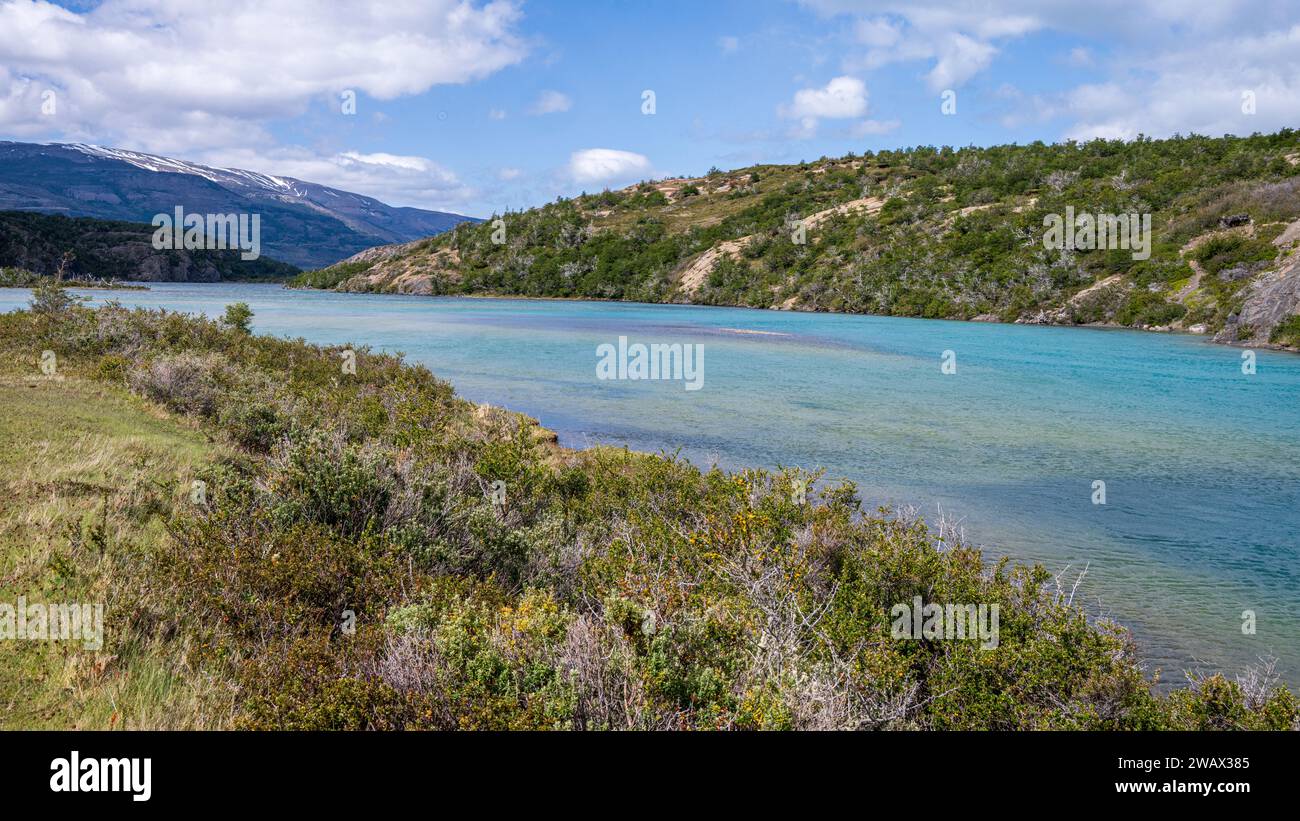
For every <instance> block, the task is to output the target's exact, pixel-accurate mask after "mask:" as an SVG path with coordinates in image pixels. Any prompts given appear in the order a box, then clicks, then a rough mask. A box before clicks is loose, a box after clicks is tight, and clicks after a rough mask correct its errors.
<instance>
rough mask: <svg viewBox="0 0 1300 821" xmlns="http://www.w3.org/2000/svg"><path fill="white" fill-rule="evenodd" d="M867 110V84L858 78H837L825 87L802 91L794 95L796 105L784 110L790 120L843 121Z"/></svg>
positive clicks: (786, 107)
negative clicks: (823, 119) (824, 119)
mask: <svg viewBox="0 0 1300 821" xmlns="http://www.w3.org/2000/svg"><path fill="white" fill-rule="evenodd" d="M866 111H867V85H866V83H864V82H862V81H861V80H859V79H858V78H856V77H836V78H835V79H833V80H831V81H830V82H829V83H827V84H826V86H825V87H824V88H805V89H801V90H800V91H797V92H795V95H794V102H793V103H792V104H790V105H788V106H785V107H783V108H782V113H783V114H784V116H786V117H789V118H791V119H799V118H804V117H812V118H814V119H821V118H826V119H844V118H845V117H859V116H861V115H863V114H865V113H866Z"/></svg>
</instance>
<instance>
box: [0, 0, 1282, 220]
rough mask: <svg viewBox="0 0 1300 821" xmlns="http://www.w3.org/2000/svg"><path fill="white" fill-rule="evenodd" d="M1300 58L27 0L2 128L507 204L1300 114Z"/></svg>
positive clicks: (1258, 22) (1262, 25)
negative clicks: (937, 150) (710, 175)
mask: <svg viewBox="0 0 1300 821" xmlns="http://www.w3.org/2000/svg"><path fill="white" fill-rule="evenodd" d="M1297 55H1300V13H1298V10H1297V4H1296V3H1293V2H1278V1H1276V0H1275V1H1273V2H1270V0H1254V2H1244V0H1202V1H1201V2H1196V3H1180V2H1174V0H1092V1H1091V2H1086V3H1081V2H1070V1H1069V0H1038V1H1037V2H1034V1H1033V0H955V1H948V2H945V0H915V1H914V2H876V1H875V0H860V1H859V2H854V0H801V1H794V0H745V2H739V1H733V0H714V1H712V2H710V1H709V0H697V2H679V1H678V0H659V1H657V2H652V3H624V2H593V1H592V0H588V2H576V1H575V0H552V1H551V2H543V1H542V0H520V1H519V2H507V1H506V0H496V1H495V2H487V3H485V2H457V0H425V1H424V2H414V0H410V1H409V2H408V0H389V2H386V3H374V4H369V3H355V4H349V5H347V6H344V5H342V4H336V3H327V2H318V1H317V0H279V2H265V3H255V2H245V0H229V2H227V3H224V4H221V5H220V6H217V5H216V4H210V3H207V2H188V0H168V1H167V2H164V1H163V0H120V1H118V0H108V2H103V3H72V2H68V3H62V4H60V5H54V4H50V3H47V2H44V1H43V0H0V137H3V138H7V139H19V140H37V141H82V142H93V143H97V144H102V145H109V146H113V147H119V148H128V149H135V150H141V151H148V152H152V153H160V154H167V155H170V156H175V157H179V158H182V159H188V160H193V161H197V162H205V163H208V164H212V165H222V166H233V167H241V168H250V169H253V170H257V171H263V172H267V173H273V174H283V175H287V176H295V177H299V178H302V179H308V180H312V181H314V182H321V183H324V184H328V185H336V186H338V187H340V188H346V189H349V190H354V191H359V192H361V193H366V194H370V195H372V196H376V197H379V198H380V199H382V200H384V201H386V202H390V203H392V204H396V205H415V206H421V207H430V208H438V209H445V210H453V211H459V212H462V213H469V214H474V215H480V216H483V215H487V214H490V213H492V212H494V211H499V210H501V209H504V208H520V207H526V206H530V205H536V204H539V203H541V202H545V201H548V200H551V199H554V198H555V197H556V196H558V195H571V194H574V193H577V192H579V191H582V190H599V189H600V188H602V187H617V186H621V185H625V184H627V183H629V182H633V181H635V180H637V179H641V178H645V177H662V176H670V175H687V174H700V173H703V172H705V171H706V170H708V169H709V168H710V167H711V166H717V167H720V168H734V167H739V166H744V165H750V164H754V163H759V162H796V161H798V160H801V159H815V158H817V157H819V156H822V155H828V156H838V155H842V154H845V153H847V152H849V151H857V152H861V151H866V150H878V149H882V148H895V147H900V146H908V145H916V144H949V145H967V144H977V145H989V144H996V143H1006V142H1026V141H1030V140H1035V139H1041V140H1046V141H1055V140H1061V139H1067V138H1077V139H1088V138H1092V137H1097V136H1103V137H1119V138H1132V137H1133V136H1135V135H1136V134H1138V133H1146V134H1150V135H1154V136H1165V135H1169V134H1173V133H1176V132H1181V133H1187V132H1190V131H1197V132H1199V133H1211V134H1222V133H1250V132H1251V131H1270V130H1275V129H1277V128H1280V127H1283V126H1288V125H1290V126H1296V125H1300V56H1297ZM647 90H648V91H652V92H653V93H654V103H655V110H654V113H653V114H645V113H643V110H642V109H643V93H644V92H645V91H647ZM349 91H350V92H353V93H355V95H356V113H355V114H354V115H349V114H345V113H343V111H342V110H341V102H342V100H343V99H344V95H345V94H346V93H347V92H349ZM945 92H951V93H950V95H949V98H950V99H953V100H955V105H956V111H955V113H953V114H945V113H943V111H942V110H941V104H942V102H943V99H944V94H945ZM51 97H52V100H53V103H54V105H53V107H52V110H51V106H50V100H51ZM1248 97H1249V102H1250V104H1249V105H1247V104H1246V101H1247V99H1248Z"/></svg>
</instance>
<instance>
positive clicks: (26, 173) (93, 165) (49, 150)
mask: <svg viewBox="0 0 1300 821" xmlns="http://www.w3.org/2000/svg"><path fill="white" fill-rule="evenodd" d="M177 206H181V207H183V208H184V209H185V210H186V211H187V212H190V213H223V214H224V213H258V214H260V215H261V226H262V251H263V253H265V254H266V255H267V256H270V257H272V258H274V259H277V260H281V261H283V262H288V263H290V264H292V265H296V266H299V267H302V268H318V267H322V266H325V265H330V264H332V263H335V262H338V261H339V260H342V259H345V258H347V257H349V256H352V255H353V254H356V253H357V252H359V251H362V250H365V249H366V248H370V247H373V246H375V245H383V244H389V243H400V242H409V241H412V240H415V239H419V238H422V237H427V236H430V235H433V234H439V233H442V232H443V231H446V230H448V229H450V228H452V227H454V226H456V225H458V224H460V223H462V222H478V221H479V220H477V219H475V218H473V217H466V216H463V215H461V214H452V213H447V212H442V211H426V210H423V209H420V208H402V207H393V206H390V205H386V204H384V203H382V202H380V201H379V200H377V199H374V198H373V197H367V196H363V195H361V194H354V193H352V192H349V191H343V190H340V189H337V188H330V187H327V186H324V185H318V184H317V183H313V182H306V181H303V180H298V179H294V178H293V177H283V176H275V175H270V174H261V173H258V172H254V171H244V170H241V169H235V168H213V167H210V166H205V165H200V164H198V163H191V162H186V161H184V160H177V159H172V158H170V157H160V156H156V155H152V154H142V153H139V152H135V151H124V150H121V149H115V148H104V147H101V146H93V145H84V144H77V143H68V144H63V143H50V144H37V143H18V142H0V210H16V211H38V212H41V213H46V214H59V215H63V216H70V217H95V218H97V219H106V220H120V221H126V222H135V223H142V222H143V223H148V222H149V221H150V220H151V219H152V218H153V216H154V215H155V214H160V213H171V212H172V211H173V209H174V208H176V207H177Z"/></svg>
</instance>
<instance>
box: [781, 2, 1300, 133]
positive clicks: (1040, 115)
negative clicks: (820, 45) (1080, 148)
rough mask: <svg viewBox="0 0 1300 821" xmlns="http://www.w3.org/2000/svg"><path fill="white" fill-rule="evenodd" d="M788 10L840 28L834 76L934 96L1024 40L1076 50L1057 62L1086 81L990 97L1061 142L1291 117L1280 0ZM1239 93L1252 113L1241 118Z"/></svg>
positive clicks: (1287, 10) (1009, 118) (1294, 90)
mask: <svg viewBox="0 0 1300 821" xmlns="http://www.w3.org/2000/svg"><path fill="white" fill-rule="evenodd" d="M796 1H797V2H798V3H799V4H800V5H801V6H804V7H806V8H808V9H810V10H812V11H813V12H815V13H816V14H818V15H820V16H822V17H824V18H827V19H832V20H833V19H844V20H845V22H846V28H845V32H846V34H847V35H848V36H849V37H850V38H851V39H852V41H853V44H854V45H853V48H852V49H851V52H850V54H849V55H848V56H847V57H846V58H845V59H844V60H843V69H844V71H846V72H850V73H860V72H869V71H872V70H875V69H878V68H881V67H882V66H886V65H889V64H893V63H908V62H917V63H921V64H923V65H925V66H926V69H925V73H924V79H925V83H926V85H927V87H928V88H929V90H930V91H931V92H935V93H937V92H940V91H942V90H944V89H947V88H954V89H955V88H960V87H961V86H963V85H965V84H968V83H970V82H971V81H972V80H973V79H975V78H976V77H979V76H980V75H981V74H982V73H984V72H985V71H987V70H988V69H989V68H990V67H991V66H993V65H994V64H995V63H996V61H997V60H998V58H999V56H1000V55H1001V54H1002V53H1003V52H1004V51H1006V50H1008V49H1009V48H1011V47H1012V46H1013V45H1014V44H1015V43H1016V41H1018V40H1020V39H1022V38H1025V37H1028V36H1031V35H1036V34H1042V33H1049V32H1050V33H1053V34H1056V35H1061V36H1064V37H1067V38H1073V39H1076V40H1080V41H1083V42H1084V43H1085V44H1086V45H1077V46H1074V45H1072V47H1071V48H1070V49H1069V50H1068V52H1067V53H1066V54H1065V55H1064V56H1063V59H1062V60H1061V61H1062V62H1064V63H1065V64H1067V65H1069V66H1072V67H1074V68H1077V69H1088V70H1090V71H1092V72H1095V75H1096V76H1094V77H1091V78H1089V79H1088V81H1087V82H1085V83H1083V84H1081V85H1079V86H1078V87H1076V88H1072V89H1068V90H1063V91H1058V92H1054V93H1038V94H1034V95H1027V94H1021V93H1019V92H1013V93H1006V92H1005V90H1004V91H1003V92H999V95H998V97H999V99H1000V100H1001V102H1002V104H1003V105H1004V106H1005V107H1006V109H1005V112H1004V114H1003V117H1002V120H1003V123H1004V124H1005V125H1008V126H1014V125H1022V124H1024V123H1027V122H1040V123H1041V122H1046V121H1055V120H1061V121H1062V123H1061V127H1062V128H1063V132H1062V134H1063V136H1067V137H1074V138H1081V139H1082V138H1088V137H1125V138H1128V137H1134V136H1136V135H1137V134H1139V133H1142V134H1147V135H1150V136H1168V135H1170V134H1173V133H1178V132H1181V133H1188V132H1192V131H1195V132H1198V133H1203V134H1222V133H1236V134H1244V133H1250V132H1251V131H1256V130H1258V131H1270V130H1276V129H1278V128H1282V127H1284V126H1294V125H1295V123H1296V122H1297V117H1298V116H1300V48H1298V47H1300V33H1298V31H1300V27H1297V21H1296V14H1295V6H1294V3H1290V2H1278V3H1258V2H1251V0H1201V2H1196V3H1187V2H1181V0H1092V2H1090V3H1089V4H1088V8H1087V9H1086V10H1081V8H1080V6H1079V4H1078V3H1077V2H1074V1H1073V0H985V2H980V3H975V4H972V3H969V2H957V1H955V0H796ZM1125 21H1131V22H1130V24H1127V25H1126V24H1125ZM1139 21H1140V24H1139ZM1094 49H1096V52H1099V53H1101V54H1104V55H1105V58H1104V59H1101V58H1100V57H1098V56H1096V53H1095V52H1094ZM1246 91H1249V92H1251V93H1252V94H1254V97H1255V102H1256V113H1255V114H1254V115H1249V114H1245V113H1244V112H1243V111H1242V110H1241V107H1242V94H1243V93H1244V92H1246Z"/></svg>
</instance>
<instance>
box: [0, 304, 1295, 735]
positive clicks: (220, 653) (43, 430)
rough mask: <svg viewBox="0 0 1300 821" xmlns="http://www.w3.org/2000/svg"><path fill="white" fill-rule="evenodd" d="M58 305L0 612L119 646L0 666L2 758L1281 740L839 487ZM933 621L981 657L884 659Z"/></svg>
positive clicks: (4, 343)
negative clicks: (604, 743)
mask: <svg viewBox="0 0 1300 821" xmlns="http://www.w3.org/2000/svg"><path fill="white" fill-rule="evenodd" d="M59 303H60V300H57V299H47V300H45V301H42V302H40V303H39V304H37V305H34V306H33V310H30V311H21V312H15V313H8V314H0V466H3V467H4V468H5V470H4V471H3V472H0V475H2V476H3V483H4V493H3V497H2V498H3V500H4V501H2V502H0V599H2V600H4V601H10V600H14V599H16V598H17V597H18V596H25V597H27V600H28V601H38V602H39V601H64V602H67V601H72V602H104V618H103V624H104V625H105V626H106V627H107V628H108V629H106V630H105V631H104V633H103V635H102V637H101V638H102V642H100V643H97V646H92V647H86V646H83V644H82V643H80V642H63V643H55V642H46V641H0V726H4V727H21V728H30V727H36V726H63V727H66V726H69V725H74V726H78V727H81V728H93V729H107V728H142V727H157V728H184V727H232V726H233V727H242V728H276V729H364V728H372V729H373V728H378V729H401V728H409V729H439V730H451V729H765V728H766V729H774V728H775V729H779V728H786V729H834V728H840V729H867V728H877V729H978V728H983V729H1068V728H1073V729H1078V728H1093V729H1287V728H1292V727H1295V726H1296V723H1297V721H1298V720H1300V708H1298V707H1297V702H1296V700H1295V698H1294V697H1293V696H1292V695H1291V693H1290V692H1289V691H1288V690H1287V689H1286V687H1285V686H1281V685H1277V686H1275V682H1274V681H1273V680H1272V679H1271V678H1270V677H1269V676H1268V675H1266V673H1267V670H1264V673H1265V674H1264V675H1254V676H1252V675H1250V674H1249V673H1247V674H1245V675H1243V677H1242V678H1240V679H1238V680H1237V681H1234V680H1232V679H1231V678H1229V677H1225V676H1224V675H1219V674H1215V675H1207V674H1201V673H1197V674H1191V675H1189V680H1188V682H1187V686H1185V687H1182V688H1179V689H1175V690H1174V691H1173V692H1171V693H1169V694H1167V695H1162V694H1157V693H1156V692H1154V691H1153V686H1152V685H1153V683H1154V682H1153V679H1152V678H1151V677H1150V676H1148V675H1147V674H1146V673H1145V672H1144V671H1143V669H1142V666H1141V663H1140V661H1139V659H1138V658H1137V657H1136V654H1135V649H1134V644H1133V642H1132V640H1131V638H1130V637H1129V635H1128V633H1127V632H1126V631H1125V630H1124V629H1123V628H1121V627H1119V626H1117V625H1114V624H1111V623H1109V622H1104V621H1102V622H1096V621H1093V620H1090V619H1089V618H1088V617H1087V616H1086V615H1085V613H1084V612H1083V611H1082V610H1081V609H1079V608H1078V607H1077V606H1075V605H1073V604H1072V603H1071V600H1072V598H1073V596H1072V594H1071V593H1070V592H1069V588H1068V585H1067V586H1066V587H1065V588H1064V589H1063V588H1062V587H1061V582H1060V579H1059V578H1057V579H1056V580H1055V581H1053V579H1052V576H1051V574H1050V573H1048V572H1047V571H1046V570H1045V569H1043V568H1042V567H1041V566H1039V567H1023V566H1020V567H1015V566H1012V565H1011V564H1010V563H1009V562H1007V561H1002V562H998V563H987V562H985V561H984V560H983V559H982V557H981V554H980V551H979V550H978V549H976V548H974V547H971V546H969V545H966V544H963V543H961V542H960V540H959V539H954V536H953V535H952V533H951V532H950V531H949V532H948V533H947V535H942V531H940V532H936V531H932V530H930V529H928V528H927V527H926V526H925V525H924V524H923V523H921V522H920V521H918V520H915V519H911V518H908V517H900V516H889V515H882V514H880V513H878V512H868V511H864V510H862V508H861V503H860V501H859V500H858V498H857V495H856V491H855V488H854V487H853V485H852V484H847V483H843V484H840V483H834V484H833V483H828V482H822V481H820V479H821V477H820V475H818V474H810V473H808V472H805V471H801V470H797V469H785V470H780V471H776V472H767V471H762V470H746V471H742V472H738V473H728V472H724V471H722V470H718V469H713V470H709V471H702V470H700V469H698V468H696V467H694V466H692V465H690V464H689V463H686V462H683V461H681V460H679V459H676V458H673V457H671V456H657V455H648V454H637V453H632V452H629V451H627V450H625V449H613V448H593V449H589V450H585V451H569V450H565V449H563V448H560V447H558V446H557V445H556V444H555V442H554V438H553V437H552V436H548V435H547V433H546V431H544V430H543V429H541V428H540V427H539V426H538V425H537V423H536V422H534V421H533V420H530V419H528V418H526V417H523V416H520V415H518V414H515V413H511V412H508V411H505V410H503V409H500V408H490V407H486V406H477V405H474V404H473V403H471V402H467V401H465V400H464V399H460V398H458V397H457V396H455V394H454V392H453V391H452V389H451V387H450V386H449V385H448V384H447V383H445V382H443V381H441V380H439V379H437V378H436V377H435V376H434V375H433V374H431V373H430V372H429V371H428V370H426V369H425V368H423V367H418V366H410V365H407V364H404V363H403V362H402V361H401V360H400V359H398V358H396V357H393V356H389V355H383V354H375V353H373V352H371V351H369V350H367V349H364V348H358V349H356V350H355V351H354V353H355V365H356V367H355V372H354V373H352V372H348V371H346V370H343V369H341V368H340V364H339V362H340V356H339V355H340V354H341V353H344V352H345V349H343V348H341V347H333V348H321V347H315V346H311V345H307V344H306V343H304V342H302V341H301V340H298V341H294V340H285V339H276V338H272V337H262V336H253V335H251V334H249V333H248V331H247V329H246V326H247V319H248V316H247V314H246V313H245V312H243V311H240V310H238V309H236V310H228V311H227V313H226V318H225V320H223V321H220V322H218V321H212V320H207V319H203V318H197V317H186V316H183V315H179V314H173V313H168V312H166V311H146V310H135V311H132V310H127V309H125V308H123V307H121V306H120V305H108V306H104V307H101V308H98V309H89V308H85V307H79V306H75V305H73V306H68V305H66V304H63V305H61V304H59ZM232 307H234V306H232ZM43 350H47V351H50V352H51V353H52V354H53V355H54V358H53V359H51V360H50V361H54V360H57V363H58V365H57V369H56V370H54V371H48V370H42V368H41V367H40V365H41V364H42V363H43V362H44V361H45V360H44V359H43V358H42V356H41V355H40V354H38V353H37V352H39V351H43ZM31 454H37V455H38V456H39V457H40V458H35V459H33V458H30V455H31ZM804 488H806V489H807V496H806V498H805V497H804V495H803V493H802V490H803V489H804ZM796 489H799V490H800V492H799V493H796V492H795V491H796ZM1044 538H1051V534H1050V533H1046V534H1044ZM922 598H924V599H925V600H926V601H930V602H938V603H942V602H950V603H951V602H970V603H974V602H979V603H980V606H981V607H983V606H985V605H987V606H988V607H997V608H1000V621H998V622H995V623H994V624H995V631H994V632H993V633H992V634H990V635H991V636H992V637H993V638H994V639H995V640H994V641H992V642H991V643H990V642H988V641H984V642H982V643H981V642H979V641H975V640H959V639H954V640H951V641H942V640H934V639H935V638H936V637H933V636H930V635H929V634H926V636H924V637H922V636H915V635H914V636H911V637H906V636H899V635H897V633H896V629H897V625H896V623H895V624H894V626H893V627H891V619H893V618H894V616H893V610H894V609H895V608H896V607H897V606H898V603H900V602H913V601H918V600H921V599H922ZM971 606H972V607H974V606H975V605H974V604H972V605H971ZM948 607H949V608H951V607H953V605H952V604H949V605H948ZM918 613H919V611H918ZM985 638H988V636H985V635H983V634H981V639H985ZM972 639H973V634H972ZM56 645H57V646H56ZM1257 672H1258V671H1257Z"/></svg>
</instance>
